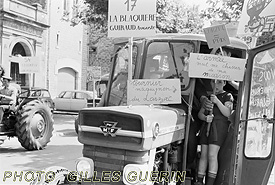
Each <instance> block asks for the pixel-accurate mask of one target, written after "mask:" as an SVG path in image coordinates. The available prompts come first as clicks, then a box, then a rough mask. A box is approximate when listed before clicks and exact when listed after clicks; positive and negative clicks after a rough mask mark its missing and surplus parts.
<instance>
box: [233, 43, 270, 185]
mask: <svg viewBox="0 0 275 185" xmlns="http://www.w3.org/2000/svg"><path fill="white" fill-rule="evenodd" d="M274 100H275V42H272V43H269V44H266V45H263V46H260V47H257V48H254V49H252V50H250V51H249V57H248V62H247V70H246V74H245V80H244V94H243V100H242V106H241V109H240V115H239V117H240V119H241V120H240V122H239V123H240V125H239V128H237V127H235V128H237V129H236V130H237V131H236V132H238V133H239V137H238V138H236V141H235V142H236V153H237V154H236V157H235V162H234V167H233V168H234V172H233V173H234V174H233V178H232V181H233V182H232V183H230V184H236V185H266V184H274V180H275V179H274V158H275V153H274V147H275V137H274V134H275V130H274V129H275V126H274V118H275V112H274V111H275V110H274V107H275V102H274ZM235 177H236V178H235Z"/></svg>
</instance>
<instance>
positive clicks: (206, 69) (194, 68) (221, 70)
mask: <svg viewBox="0 0 275 185" xmlns="http://www.w3.org/2000/svg"><path fill="white" fill-rule="evenodd" d="M245 63H246V59H239V58H232V57H226V56H220V55H210V54H199V53H190V63H189V77H194V78H209V79H220V80H236V81H243V76H244V70H245Z"/></svg>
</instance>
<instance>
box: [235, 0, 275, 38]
mask: <svg viewBox="0 0 275 185" xmlns="http://www.w3.org/2000/svg"><path fill="white" fill-rule="evenodd" d="M274 7H275V1H274V0H266V1H263V0H262V1H251V0H244V3H243V9H242V15H241V18H240V21H239V26H238V32H237V34H238V35H252V36H254V35H255V36H258V34H257V33H261V32H272V31H273V30H274V24H275V12H274Z"/></svg>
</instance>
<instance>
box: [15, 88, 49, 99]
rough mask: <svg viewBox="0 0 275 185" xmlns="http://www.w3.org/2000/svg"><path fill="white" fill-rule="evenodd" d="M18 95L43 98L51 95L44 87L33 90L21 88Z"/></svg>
mask: <svg viewBox="0 0 275 185" xmlns="http://www.w3.org/2000/svg"><path fill="white" fill-rule="evenodd" d="M19 96H20V97H28V96H30V97H45V98H50V97H51V95H50V93H49V92H48V91H47V90H44V89H33V90H30V91H29V90H28V89H22V91H21V93H20V95H19Z"/></svg>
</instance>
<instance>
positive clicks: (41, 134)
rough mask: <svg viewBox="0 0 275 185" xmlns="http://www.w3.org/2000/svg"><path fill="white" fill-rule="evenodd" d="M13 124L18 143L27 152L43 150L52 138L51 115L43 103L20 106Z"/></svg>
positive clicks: (34, 102)
mask: <svg viewBox="0 0 275 185" xmlns="http://www.w3.org/2000/svg"><path fill="white" fill-rule="evenodd" d="M17 118H18V119H17V120H18V122H17V123H16V124H15V129H16V135H17V137H18V141H19V142H20V143H21V145H22V146H23V147H24V148H25V149H27V150H40V149H43V148H45V146H46V145H47V143H48V142H50V139H51V137H52V132H53V122H54V121H53V115H52V112H51V110H50V108H49V107H48V105H46V104H45V103H43V102H41V101H39V100H33V101H31V102H29V103H27V104H26V105H24V106H22V108H21V110H19V112H18V114H17Z"/></svg>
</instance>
